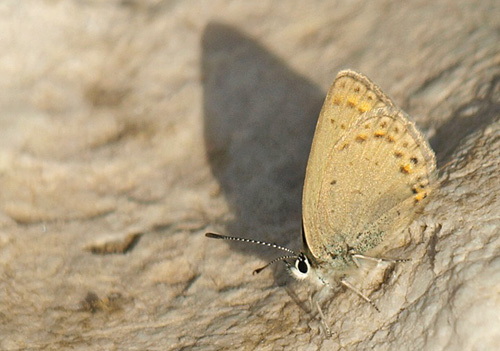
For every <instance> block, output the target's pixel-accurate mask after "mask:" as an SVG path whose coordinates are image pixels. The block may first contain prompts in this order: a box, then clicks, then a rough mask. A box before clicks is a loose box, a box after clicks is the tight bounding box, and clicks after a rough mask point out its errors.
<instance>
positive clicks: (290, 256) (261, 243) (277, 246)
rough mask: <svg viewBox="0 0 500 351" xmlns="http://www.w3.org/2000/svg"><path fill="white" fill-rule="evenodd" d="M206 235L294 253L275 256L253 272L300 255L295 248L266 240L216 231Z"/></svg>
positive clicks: (258, 271)
mask: <svg viewBox="0 0 500 351" xmlns="http://www.w3.org/2000/svg"><path fill="white" fill-rule="evenodd" d="M205 236H206V237H207V238H212V239H223V240H233V241H241V242H244V243H250V244H259V245H264V246H268V247H272V248H274V249H278V250H282V251H286V252H289V253H291V254H292V255H286V256H282V257H278V258H275V259H274V260H272V261H271V262H269V263H268V264H266V265H265V266H263V267H260V268H257V269H256V270H254V271H253V273H252V274H258V273H260V272H262V270H264V269H265V268H267V267H269V266H270V265H272V264H273V263H276V262H278V261H283V260H287V259H290V258H296V257H298V256H299V254H298V253H296V252H295V251H293V250H290V249H289V248H286V247H283V246H281V245H277V244H272V243H266V242H265V241H260V240H254V239H245V238H238V237H235V236H227V235H220V234H215V233H206V234H205ZM285 262H286V261H285Z"/></svg>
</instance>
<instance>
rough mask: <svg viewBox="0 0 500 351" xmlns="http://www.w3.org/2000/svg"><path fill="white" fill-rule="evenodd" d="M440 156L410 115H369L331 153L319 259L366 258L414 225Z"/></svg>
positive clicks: (321, 198)
mask: <svg viewBox="0 0 500 351" xmlns="http://www.w3.org/2000/svg"><path fill="white" fill-rule="evenodd" d="M435 169H436V162H435V156H434V152H433V151H432V149H431V148H430V146H429V144H428V143H427V141H426V140H425V138H424V137H423V136H422V134H421V133H420V132H419V131H418V130H417V128H416V126H415V124H414V123H413V122H412V121H411V120H410V119H409V118H408V116H407V115H406V114H405V113H404V112H402V111H400V110H397V109H394V108H382V109H376V110H372V111H370V112H368V113H366V114H363V115H362V116H361V117H360V118H359V120H358V121H357V122H356V123H355V124H354V125H353V126H352V127H351V128H350V129H349V130H348V131H347V133H346V134H345V135H344V136H343V137H342V138H341V139H340V140H339V141H338V142H337V144H336V145H335V146H334V147H333V148H332V149H330V150H329V153H328V157H327V164H326V165H325V167H324V168H323V172H324V173H323V177H322V179H321V182H320V183H321V185H320V189H319V193H318V205H319V208H324V209H326V210H325V211H322V212H316V215H315V217H314V224H315V228H316V230H320V232H321V233H328V235H322V236H321V243H316V244H317V246H316V247H315V248H314V250H315V251H316V254H318V255H319V257H322V256H323V257H324V255H326V254H328V253H332V252H334V253H343V252H346V248H350V249H351V250H353V251H354V252H357V253H364V252H366V251H367V250H370V249H372V248H374V247H376V246H377V245H379V244H380V242H381V241H382V240H383V239H384V237H385V236H386V235H388V234H392V233H393V232H394V231H396V230H399V229H401V228H402V227H403V226H405V225H407V224H409V222H410V221H411V220H412V219H413V218H414V216H415V214H416V213H418V210H419V209H421V208H422V205H423V204H424V202H425V199H427V198H428V195H429V194H430V193H431V191H432V188H433V185H434V181H435Z"/></svg>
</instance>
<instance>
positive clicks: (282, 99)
mask: <svg viewBox="0 0 500 351" xmlns="http://www.w3.org/2000/svg"><path fill="white" fill-rule="evenodd" d="M0 18H1V21H0V44H1V47H2V48H3V52H2V55H1V58H0V73H1V77H2V78H1V79H0V86H1V91H2V94H1V95H0V184H1V187H0V349H1V350H39V349H44V350H65V349H68V350H69V349H71V350H87V349H91V350H98V349H102V350H234V349H241V350H257V349H258V350H281V349H283V350H340V349H344V350H353V349H357V350H367V349H370V350H372V349H375V350H496V349H498V345H500V332H499V330H500V319H499V317H498V316H499V315H500V294H499V288H498V287H499V286H500V234H499V233H500V231H499V227H500V217H499V213H500V199H499V196H498V194H500V122H499V119H500V46H499V45H498V44H499V43H500V30H499V26H500V3H499V2H498V1H494V0H491V1H480V2H479V1H465V0H458V1H456V0H445V1H440V2H436V1H419V2H400V1H384V0H377V1H369V2H365V1H332V2H324V1H309V2H303V1H295V0H293V1H287V2H274V1H259V2H250V1H227V0H219V1H212V2H203V1H194V0H186V1H182V2H181V1H159V0H147V1H143V0H127V1H125V0H122V1H105V2H104V1H103V2H99V1H86V2H82V1H76V0H71V1H22V2H19V1H16V0H6V1H3V2H2V3H1V4H0ZM343 68H352V69H355V70H359V71H361V72H364V73H365V74H367V75H368V76H369V77H371V78H372V79H373V80H374V81H375V82H377V83H378V84H379V85H380V86H381V87H382V88H383V89H384V91H385V92H386V93H387V94H389V95H390V96H391V97H392V98H393V99H394V100H395V102H396V103H397V104H398V105H399V106H401V107H402V108H403V109H404V110H405V111H406V112H408V113H409V114H410V115H412V116H413V118H414V119H415V121H416V122H417V124H418V125H419V127H420V128H421V129H422V130H423V131H424V132H425V134H426V135H427V136H428V137H429V138H430V140H431V144H432V146H433V148H434V149H435V151H436V154H437V157H438V167H440V181H441V187H440V189H439V191H437V192H436V193H435V196H434V197H433V198H432V201H431V202H430V203H429V204H428V206H427V209H426V211H425V213H424V214H423V215H422V216H420V217H419V218H418V219H417V220H416V221H415V222H414V223H413V224H412V225H411V226H410V228H409V230H408V231H406V232H405V233H403V234H402V235H406V237H407V240H406V246H405V247H404V248H403V249H402V251H401V253H402V254H404V256H405V257H408V258H411V261H410V262H407V263H402V264H398V265H396V266H395V267H393V269H391V270H389V271H388V273H387V275H386V279H385V281H384V284H382V285H380V286H379V287H378V288H377V289H375V290H374V291H373V292H372V293H371V294H370V296H371V298H372V299H373V300H374V301H375V302H376V304H377V306H378V307H379V308H380V310H381V313H377V312H376V311H375V310H374V309H373V308H372V307H371V306H370V305H369V304H367V303H364V302H363V301H361V300H360V299H359V298H358V297H357V296H356V295H355V294H353V293H352V292H349V291H344V290H339V291H338V292H336V293H332V295H331V298H330V299H329V301H328V303H327V304H326V307H325V310H324V312H325V315H326V320H327V322H328V323H329V325H330V327H331V329H332V332H333V335H332V337H330V338H325V335H324V333H323V331H322V326H321V324H320V323H319V322H318V318H317V316H315V315H314V314H313V313H310V312H309V311H310V309H309V304H308V301H307V296H308V287H307V286H303V285H300V284H298V283H297V282H293V281H291V278H289V277H287V276H286V274H284V273H283V269H282V267H276V268H275V269H274V270H272V269H269V270H267V271H264V272H262V273H261V274H260V275H257V276H252V274H251V272H252V270H253V269H254V268H256V267H259V266H260V265H263V264H265V263H266V262H268V261H269V260H270V259H272V258H274V257H275V256H276V252H273V251H269V250H266V249H262V248H260V247H254V246H246V245H238V244H236V243H235V244H232V243H231V244H229V243H224V242H219V241H211V240H210V239H207V238H205V237H204V233H205V232H206V231H215V232H222V233H225V234H231V235H237V236H244V237H251V238H256V239H260V240H267V241H272V242H277V243H280V244H283V245H286V246H289V247H291V248H293V249H297V250H299V249H300V245H301V240H300V213H301V208H300V203H301V191H302V182H303V177H304V170H305V165H306V162H307V156H308V153H309V147H310V143H311V139H312V133H313V130H314V126H315V123H316V119H317V116H318V112H319V109H320V107H321V105H322V102H323V99H324V97H325V94H326V91H327V90H328V87H329V86H330V84H331V82H332V80H333V78H334V77H335V75H336V73H337V72H338V71H339V70H340V69H343Z"/></svg>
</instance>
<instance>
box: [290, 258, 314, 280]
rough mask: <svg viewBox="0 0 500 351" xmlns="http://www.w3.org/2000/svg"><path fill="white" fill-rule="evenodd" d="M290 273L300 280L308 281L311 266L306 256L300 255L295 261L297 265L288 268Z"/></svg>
mask: <svg viewBox="0 0 500 351" xmlns="http://www.w3.org/2000/svg"><path fill="white" fill-rule="evenodd" d="M288 268H289V271H290V273H291V274H292V275H293V277H294V278H296V279H298V280H303V279H306V278H307V276H308V275H309V271H310V269H311V265H310V264H309V260H308V259H307V257H306V256H305V255H304V254H300V255H299V256H298V257H297V259H296V260H295V265H293V266H290V265H289V266H288Z"/></svg>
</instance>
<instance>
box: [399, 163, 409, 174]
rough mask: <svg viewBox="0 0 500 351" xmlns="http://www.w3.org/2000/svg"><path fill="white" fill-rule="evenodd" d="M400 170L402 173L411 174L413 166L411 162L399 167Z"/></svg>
mask: <svg viewBox="0 0 500 351" xmlns="http://www.w3.org/2000/svg"><path fill="white" fill-rule="evenodd" d="M399 170H400V171H401V173H405V174H410V172H411V166H410V164H409V163H407V164H404V165H402V166H401V167H400V168H399Z"/></svg>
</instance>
